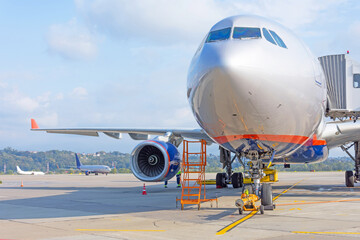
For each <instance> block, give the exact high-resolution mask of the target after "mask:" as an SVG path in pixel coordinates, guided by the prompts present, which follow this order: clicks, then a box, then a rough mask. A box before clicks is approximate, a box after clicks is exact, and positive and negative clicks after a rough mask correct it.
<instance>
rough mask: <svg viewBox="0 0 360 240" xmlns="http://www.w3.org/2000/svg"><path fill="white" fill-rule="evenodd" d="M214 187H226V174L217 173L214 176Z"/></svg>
mask: <svg viewBox="0 0 360 240" xmlns="http://www.w3.org/2000/svg"><path fill="white" fill-rule="evenodd" d="M216 186H217V187H220V188H224V187H227V184H226V173H217V174H216Z"/></svg>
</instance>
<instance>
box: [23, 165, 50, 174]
mask: <svg viewBox="0 0 360 240" xmlns="http://www.w3.org/2000/svg"><path fill="white" fill-rule="evenodd" d="M16 172H17V173H18V174H20V175H45V173H44V172H36V171H23V170H21V169H20V167H19V166H16Z"/></svg>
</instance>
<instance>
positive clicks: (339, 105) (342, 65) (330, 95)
mask: <svg viewBox="0 0 360 240" xmlns="http://www.w3.org/2000/svg"><path fill="white" fill-rule="evenodd" d="M319 61H320V64H321V66H322V68H323V70H324V74H325V78H326V83H327V100H328V101H327V109H326V116H327V117H330V118H331V119H334V120H336V119H339V120H345V119H347V118H351V119H354V120H356V119H358V118H359V117H360V64H359V63H357V62H356V61H354V60H353V59H351V58H350V56H349V55H348V54H338V55H328V56H323V57H319Z"/></svg>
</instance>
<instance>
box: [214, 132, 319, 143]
mask: <svg viewBox="0 0 360 240" xmlns="http://www.w3.org/2000/svg"><path fill="white" fill-rule="evenodd" d="M214 139H215V140H216V141H217V142H218V143H219V144H224V143H228V142H232V141H235V140H240V139H254V140H260V141H269V142H282V143H293V144H305V145H307V146H318V145H326V141H325V140H317V137H316V134H314V136H313V138H309V137H305V136H296V135H271V134H244V135H228V136H219V137H215V138H214Z"/></svg>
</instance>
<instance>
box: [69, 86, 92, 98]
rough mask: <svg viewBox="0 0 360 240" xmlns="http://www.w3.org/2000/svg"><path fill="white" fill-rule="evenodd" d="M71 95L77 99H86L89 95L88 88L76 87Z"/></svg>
mask: <svg viewBox="0 0 360 240" xmlns="http://www.w3.org/2000/svg"><path fill="white" fill-rule="evenodd" d="M70 95H71V96H73V97H76V98H80V99H84V98H85V97H86V96H87V95H88V92H87V90H86V88H83V87H76V88H74V89H73V90H72V91H71V93H70Z"/></svg>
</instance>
